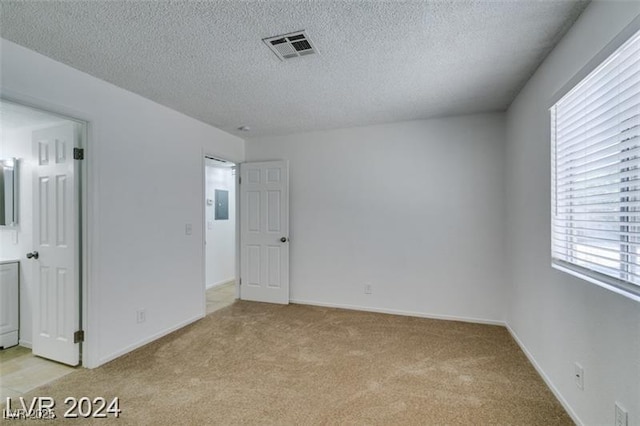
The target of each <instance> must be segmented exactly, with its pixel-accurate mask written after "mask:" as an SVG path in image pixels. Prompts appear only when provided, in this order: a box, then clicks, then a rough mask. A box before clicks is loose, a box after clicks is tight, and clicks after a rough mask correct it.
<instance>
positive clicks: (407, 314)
mask: <svg viewBox="0 0 640 426" xmlns="http://www.w3.org/2000/svg"><path fill="white" fill-rule="evenodd" d="M290 302H291V303H297V304H299V305H311V306H323V307H326V308H338V309H350V310H352V311H365V312H377V313H380V314H391V315H402V316H405V317H418V318H430V319H439V320H447V321H462V322H471V323H475V324H488V325H501V326H503V327H504V326H505V325H506V324H505V322H504V321H499V320H490V319H483V318H472V317H460V316H455V315H440V314H429V313H426V312H412V311H402V310H396V309H386V308H371V307H368V306H358V305H345V304H342V303H325V302H314V301H310V300H300V299H291V300H290Z"/></svg>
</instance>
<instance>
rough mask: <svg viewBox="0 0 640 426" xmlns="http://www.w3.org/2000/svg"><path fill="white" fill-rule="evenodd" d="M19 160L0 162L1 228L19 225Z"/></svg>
mask: <svg viewBox="0 0 640 426" xmlns="http://www.w3.org/2000/svg"><path fill="white" fill-rule="evenodd" d="M17 201H18V159H17V158H10V159H7V160H0V226H14V225H17V224H18V202H17Z"/></svg>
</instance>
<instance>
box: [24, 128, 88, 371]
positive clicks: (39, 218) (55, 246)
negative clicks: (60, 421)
mask: <svg viewBox="0 0 640 426" xmlns="http://www.w3.org/2000/svg"><path fill="white" fill-rule="evenodd" d="M79 132H80V128H79V125H77V124H75V123H66V124H62V125H58V126H55V127H50V128H46V129H41V130H36V131H34V132H33V139H32V142H33V152H34V160H35V164H34V179H33V186H34V188H33V194H34V198H33V224H34V229H33V231H34V233H33V235H34V237H33V238H34V247H33V250H34V251H37V252H38V257H37V259H36V258H35V257H32V258H31V260H29V261H27V262H32V265H33V267H34V273H33V280H34V294H33V297H34V303H33V308H34V317H33V328H34V330H33V353H34V354H35V355H38V356H41V357H44V358H49V359H52V360H54V361H58V362H62V363H64V364H69V365H74V366H75V365H78V364H79V362H80V345H79V343H74V332H75V331H77V330H78V329H79V324H80V299H79V297H80V287H79V270H78V269H79V268H78V262H79V249H80V245H79V239H78V237H79V235H78V223H79V222H78V219H79V208H78V204H77V203H78V194H79V182H78V177H79V173H77V172H78V167H79V166H78V164H77V163H78V161H77V160H74V159H73V149H74V147H77V146H78V143H79Z"/></svg>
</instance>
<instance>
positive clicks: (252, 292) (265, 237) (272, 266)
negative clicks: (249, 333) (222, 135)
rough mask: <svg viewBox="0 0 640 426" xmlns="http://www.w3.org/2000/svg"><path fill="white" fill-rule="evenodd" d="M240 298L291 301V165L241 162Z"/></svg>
mask: <svg viewBox="0 0 640 426" xmlns="http://www.w3.org/2000/svg"><path fill="white" fill-rule="evenodd" d="M240 178H241V181H240V279H241V285H240V298H241V299H243V300H253V301H258V302H270V303H281V304H288V303H289V164H288V162H287V161H265V162H256V163H242V164H240Z"/></svg>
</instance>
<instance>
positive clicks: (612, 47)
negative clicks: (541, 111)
mask: <svg viewBox="0 0 640 426" xmlns="http://www.w3.org/2000/svg"><path fill="white" fill-rule="evenodd" d="M638 30H640V16H638V17H636V18H635V19H634V20H633V21H631V22H630V23H629V24H628V25H627V26H626V27H625V28H624V29H623V30H622V31H620V33H618V35H616V36H615V37H614V38H613V39H612V40H611V41H610V42H609V43H608V44H607V45H606V46H605V47H603V48H602V50H600V51H599V52H598V53H597V54H596V55H595V56H594V57H593V58H591V59H590V60H589V62H587V63H586V64H585V65H584V66H583V67H582V68H581V69H580V71H578V72H577V73H576V74H575V75H574V76H573V77H571V78H570V79H569V80H568V81H567V82H566V83H565V84H564V85H563V86H562V87H561V88H560V89H559V90H558V91H556V92H555V93H554V94H553V95H552V96H551V98H550V100H549V103H548V105H549V106H548V108H547V109H551V108H552V107H553V106H554V105H555V104H556V103H558V101H560V100H561V99H562V98H563V97H564V96H565V95H566V94H567V93H569V92H570V91H571V90H573V89H574V87H576V86H577V85H578V84H580V82H582V80H584V79H585V78H586V77H587V76H588V75H589V74H590V73H591V72H592V71H593V70H595V69H596V68H597V67H598V66H600V64H602V63H603V62H604V61H606V60H607V59H608V58H609V56H611V55H612V54H613V53H614V52H615V51H616V50H618V48H619V47H620V46H622V45H623V44H624V43H626V42H627V40H629V38H630V37H631V36H632V35H634V34H635V33H636V32H638Z"/></svg>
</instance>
